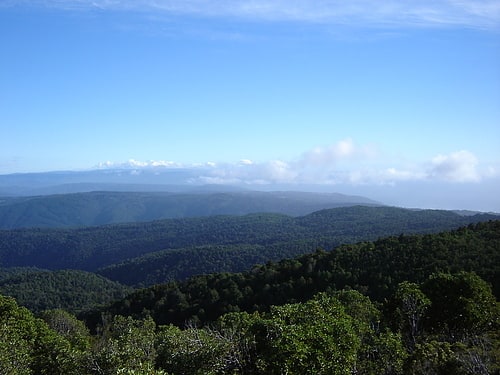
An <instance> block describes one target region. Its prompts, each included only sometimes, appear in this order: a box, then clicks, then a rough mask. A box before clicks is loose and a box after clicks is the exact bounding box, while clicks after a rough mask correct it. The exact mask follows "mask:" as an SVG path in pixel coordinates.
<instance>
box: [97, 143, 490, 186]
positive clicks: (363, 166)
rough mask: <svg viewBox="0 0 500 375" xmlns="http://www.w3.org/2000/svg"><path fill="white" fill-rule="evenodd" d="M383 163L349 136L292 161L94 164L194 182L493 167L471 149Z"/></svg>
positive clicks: (483, 172)
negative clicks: (173, 172)
mask: <svg viewBox="0 0 500 375" xmlns="http://www.w3.org/2000/svg"><path fill="white" fill-rule="evenodd" d="M395 164H396V162H394V164H393V165H388V162H387V161H384V160H381V159H380V158H379V153H378V152H377V150H375V149H374V147H372V146H365V145H358V144H356V143H354V142H353V141H352V140H351V139H345V140H341V141H339V142H336V143H333V144H331V145H329V146H323V147H316V148H313V149H311V150H309V151H306V152H305V153H303V154H302V156H301V157H300V158H299V159H298V160H295V161H283V160H271V161H263V162H254V161H252V160H249V159H242V160H240V161H238V162H235V163H227V162H226V163H214V162H205V163H198V164H182V163H176V162H172V161H154V160H151V161H147V162H140V161H137V160H135V159H130V160H129V161H128V162H125V163H113V162H105V163H99V165H98V166H97V168H99V169H105V168H110V169H113V168H122V169H130V170H131V171H138V170H141V169H156V170H158V171H160V170H163V171H165V170H170V169H179V168H182V169H189V170H192V171H193V172H196V173H195V175H196V177H191V178H190V180H189V181H188V182H189V183H193V184H198V183H203V184H243V185H271V184H292V185H293V184H296V185H300V184H311V185H339V184H347V185H353V186H356V185H394V184H397V183H400V182H411V181H413V182H418V181H428V182H432V181H435V182H446V183H459V184H465V183H477V182H480V181H481V180H483V179H486V178H493V177H497V176H498V174H497V173H496V168H494V166H488V165H484V166H483V165H481V163H480V162H479V160H478V158H477V157H476V156H475V155H474V154H473V153H472V152H470V151H467V150H460V151H456V152H452V153H449V154H439V155H436V156H434V157H431V158H430V159H429V160H428V161H424V162H417V163H413V164H412V166H410V167H408V166H404V165H403V166H396V165H395Z"/></svg>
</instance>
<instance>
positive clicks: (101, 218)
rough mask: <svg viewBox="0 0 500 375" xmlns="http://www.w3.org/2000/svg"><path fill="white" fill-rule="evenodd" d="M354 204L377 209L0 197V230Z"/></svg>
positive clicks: (180, 199)
mask: <svg viewBox="0 0 500 375" xmlns="http://www.w3.org/2000/svg"><path fill="white" fill-rule="evenodd" d="M200 189H201V188H200ZM219 189H222V188H220V187H219ZM226 189H227V188H226ZM360 204H361V205H380V204H379V203H377V202H375V201H372V200H370V199H368V198H364V197H359V196H350V195H344V194H338V193H306V192H293V191H285V192H259V191H223V192H221V191H211V190H210V189H209V188H208V187H205V188H204V189H202V190H200V191H199V192H190V193H180V192H170V193H169V192H109V191H108V192H105V191H103V192H88V193H74V194H60V195H49V196H35V197H16V198H14V197H11V198H3V199H0V229H15V228H31V227H44V228H49V227H50V228H56V227H57V228H63V227H77V226H97V225H105V224H114V223H125V222H147V221H152V220H159V219H167V218H181V217H198V216H213V215H245V214H249V213H256V212H272V213H281V214H285V215H290V216H299V215H306V214H309V213H311V212H314V211H317V210H321V209H326V208H335V207H344V206H353V205H360Z"/></svg>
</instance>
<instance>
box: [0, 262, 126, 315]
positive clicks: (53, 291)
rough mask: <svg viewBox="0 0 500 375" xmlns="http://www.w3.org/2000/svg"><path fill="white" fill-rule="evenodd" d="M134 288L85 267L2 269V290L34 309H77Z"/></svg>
mask: <svg viewBox="0 0 500 375" xmlns="http://www.w3.org/2000/svg"><path fill="white" fill-rule="evenodd" d="M131 290H132V289H131V288H129V287H126V286H124V285H121V284H119V283H117V282H114V281H110V280H108V279H105V278H104V277H102V276H99V275H95V274H93V273H90V272H84V271H75V270H62V271H48V270H40V269H34V268H14V269H0V293H2V294H4V295H8V296H11V297H14V298H15V299H16V301H17V302H18V303H19V304H20V305H23V306H25V307H28V308H29V309H30V310H32V311H34V312H39V311H43V310H47V309H57V308H64V309H66V310H68V311H71V312H73V313H78V312H80V311H82V310H88V309H90V308H93V307H96V306H99V305H103V304H106V303H110V302H112V301H114V300H116V299H119V298H123V297H125V296H126V295H127V294H128V293H130V292H131Z"/></svg>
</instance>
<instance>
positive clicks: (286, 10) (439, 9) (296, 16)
mask: <svg viewBox="0 0 500 375" xmlns="http://www.w3.org/2000/svg"><path fill="white" fill-rule="evenodd" d="M2 6H3V7H12V6H43V7H51V8H60V9H72V10H75V9H76V10H88V9H99V10H105V11H106V10H109V11H114V10H118V11H138V12H143V13H152V14H154V15H156V16H161V15H162V14H165V15H174V16H176V15H185V16H195V17H207V18H214V17H215V18H221V17H222V18H239V19H247V20H251V21H291V22H307V23H316V24H331V25H349V26H355V27H359V26H361V27H366V26H368V27H373V26H377V27H380V26H386V27H387V26H416V27H428V26H433V27H435V26H465V27H471V28H480V29H483V28H495V29H497V28H498V27H499V22H500V3H499V2H498V1H495V0H478V1H470V0H469V1H467V0H434V1H431V0H405V1H401V0H380V1H372V0H352V1H341V0H318V1H311V0H297V1H293V2H290V1H286V0H253V1H244V0H220V1H214V0H163V1H161V0H114V1H110V0H93V1H84V0H42V1H33V0H10V1H6V2H4V3H3V4H2V5H0V7H2Z"/></svg>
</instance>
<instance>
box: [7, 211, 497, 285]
mask: <svg viewBox="0 0 500 375" xmlns="http://www.w3.org/2000/svg"><path fill="white" fill-rule="evenodd" d="M495 217H496V216H493V215H475V216H460V215H458V214H455V213H453V212H451V211H438V210H421V211H415V210H407V209H400V208H394V207H361V206H355V207H341V208H334V209H329V210H322V211H318V212H315V213H313V214H310V215H306V216H302V217H291V216H285V215H278V214H250V215H245V216H214V217H199V218H183V219H167V220H161V221H154V222H148V223H129V224H116V225H107V226H100V227H85V228H76V229H50V228H45V229H41V228H38V229H15V230H2V231H0V266H1V267H38V268H43V269H52V270H56V269H81V270H86V271H96V270H98V269H100V268H103V267H108V266H111V265H116V264H120V263H122V262H126V261H130V260H131V259H133V258H137V257H141V256H143V255H146V254H150V253H153V252H158V251H162V250H174V249H186V248H194V247H200V246H202V247H203V246H214V249H222V248H221V247H220V246H233V250H234V246H237V245H243V246H244V248H245V249H246V251H247V253H249V252H251V251H255V252H256V253H257V258H255V260H257V261H258V262H263V261H265V259H263V258H267V256H269V258H267V259H281V258H287V257H291V256H295V255H298V254H302V253H306V252H309V251H311V249H315V248H317V247H322V248H325V249H331V248H333V247H335V246H338V245H340V244H345V243H354V242H358V241H364V240H375V239H377V238H379V237H384V236H389V235H398V234H400V233H432V232H437V231H440V230H447V229H453V228H457V227H459V226H461V225H467V224H469V223H474V222H477V221H484V220H488V219H490V218H495ZM262 247H264V248H265V249H266V250H264V251H261V249H262ZM252 248H253V249H254V250H252ZM266 252H267V255H266V256H265V257H263V256H262V255H259V254H265V253H266ZM167 254H171V253H168V252H167V253H162V254H160V257H161V256H163V255H167ZM226 254H228V256H229V257H233V256H236V257H238V256H239V254H238V252H236V251H228V252H227V253H226ZM169 256H170V255H168V256H167V258H168V257H169ZM185 256H186V257H187V258H185V259H184V260H182V261H184V262H189V256H190V255H189V254H188V253H187V254H186V255H185ZM201 256H202V257H203V256H210V254H209V252H207V251H205V252H203V253H202V254H201ZM252 259H253V258H252V256H249V257H248V262H245V264H246V267H247V268H250V267H251V266H253V265H254V264H255V263H254V260H252ZM142 261H143V260H139V262H142ZM231 263H234V264H241V263H242V261H240V260H236V259H234V258H233V259H229V258H228V264H231ZM157 266H158V268H165V267H167V268H168V267H169V266H170V265H169V264H166V263H162V261H161V260H160V259H159V258H158V262H157ZM172 266H173V267H175V264H174V265H172ZM120 267H122V265H120ZM116 270H118V268H115V271H116ZM148 270H149V272H156V270H152V269H148ZM216 270H217V268H213V269H211V271H216ZM219 270H227V271H232V269H231V268H221V269H219ZM159 272H160V273H162V272H163V271H161V270H159ZM203 272H205V270H193V271H192V273H191V274H197V273H203ZM119 274H122V276H120V277H118V276H116V275H119ZM129 274H130V273H129V272H128V271H127V272H119V271H118V272H115V274H114V275H115V276H113V277H114V278H116V280H117V281H120V282H123V283H127V284H136V283H138V280H134V281H131V280H128V279H127V278H128V275H129ZM109 275H111V274H109ZM185 276H189V275H187V274H186V275H185ZM166 277H167V279H168V278H170V276H168V275H167V276H166ZM146 278H147V275H144V280H143V281H145V280H146ZM158 281H162V280H159V279H154V280H152V282H158Z"/></svg>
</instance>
